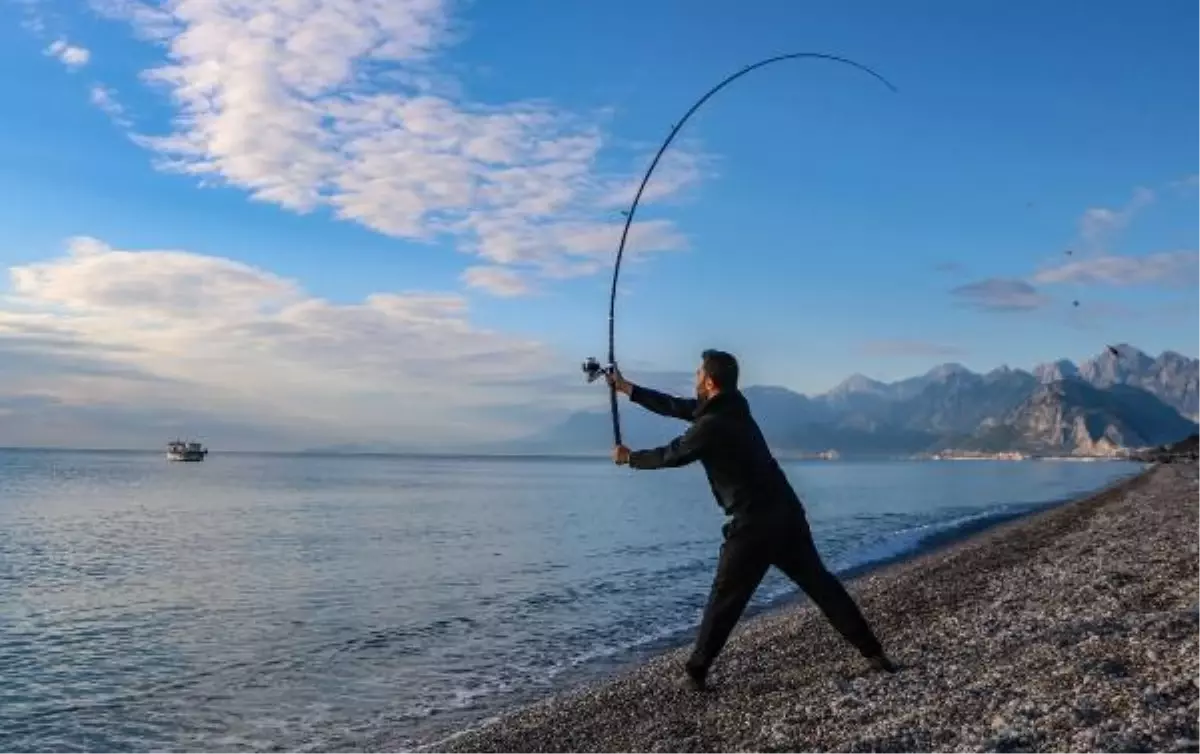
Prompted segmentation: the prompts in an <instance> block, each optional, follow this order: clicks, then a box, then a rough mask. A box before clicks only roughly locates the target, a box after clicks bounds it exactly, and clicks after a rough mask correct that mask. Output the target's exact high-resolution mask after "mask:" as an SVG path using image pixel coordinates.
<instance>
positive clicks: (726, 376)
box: [696, 350, 738, 401]
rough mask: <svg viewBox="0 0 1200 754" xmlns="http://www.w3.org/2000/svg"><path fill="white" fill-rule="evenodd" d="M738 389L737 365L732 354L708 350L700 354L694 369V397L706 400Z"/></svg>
mask: <svg viewBox="0 0 1200 754" xmlns="http://www.w3.org/2000/svg"><path fill="white" fill-rule="evenodd" d="M737 389H738V363H737V359H735V358H734V357H733V354H729V353H726V352H724V351H714V350H708V351H705V352H704V353H702V354H700V366H699V368H697V369H696V397H697V398H699V399H700V400H702V401H704V400H708V399H709V398H711V397H713V396H714V395H716V394H717V393H722V392H727V391H730V392H731V391H734V390H737Z"/></svg>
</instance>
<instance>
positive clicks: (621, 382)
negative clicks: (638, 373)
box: [604, 367, 633, 395]
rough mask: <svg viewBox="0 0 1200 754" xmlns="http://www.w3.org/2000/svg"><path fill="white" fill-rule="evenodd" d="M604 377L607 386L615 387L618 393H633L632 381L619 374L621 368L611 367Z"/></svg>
mask: <svg viewBox="0 0 1200 754" xmlns="http://www.w3.org/2000/svg"><path fill="white" fill-rule="evenodd" d="M604 379H605V380H607V381H608V384H609V387H613V388H616V390H617V392H618V393H624V394H625V395H630V394H631V393H633V383H631V382H630V381H629V380H627V379H625V378H624V377H622V376H621V370H619V369H617V368H616V367H613V370H612V371H611V372H609V373H608V374H606V375H604Z"/></svg>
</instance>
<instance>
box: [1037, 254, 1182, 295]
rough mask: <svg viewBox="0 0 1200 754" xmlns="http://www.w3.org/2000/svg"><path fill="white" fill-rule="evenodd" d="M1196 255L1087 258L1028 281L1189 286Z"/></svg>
mask: <svg viewBox="0 0 1200 754" xmlns="http://www.w3.org/2000/svg"><path fill="white" fill-rule="evenodd" d="M1197 255H1198V252H1196V251H1174V252H1160V253H1158V254H1148V255H1146V256H1117V255H1105V256H1098V257H1089V258H1086V259H1079V260H1075V261H1072V262H1067V263H1066V264H1061V265H1057V266H1055V267H1049V268H1047V269H1044V270H1041V271H1039V272H1038V273H1036V274H1035V275H1034V276H1033V278H1032V281H1033V282H1034V283H1037V284H1039V285H1047V284H1056V283H1075V284H1080V285H1108V286H1118V287H1129V286H1140V285H1158V286H1169V287H1179V286H1192V285H1195V284H1196V277H1197Z"/></svg>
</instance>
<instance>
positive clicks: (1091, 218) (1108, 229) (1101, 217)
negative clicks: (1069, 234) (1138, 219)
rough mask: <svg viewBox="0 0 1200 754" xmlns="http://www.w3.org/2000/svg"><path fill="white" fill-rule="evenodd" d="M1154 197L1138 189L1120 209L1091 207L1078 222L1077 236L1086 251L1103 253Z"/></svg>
mask: <svg viewBox="0 0 1200 754" xmlns="http://www.w3.org/2000/svg"><path fill="white" fill-rule="evenodd" d="M1155 198H1156V195H1155V193H1154V192H1153V191H1151V190H1150V189H1148V188H1143V187H1140V186H1139V187H1138V188H1136V189H1134V191H1133V197H1132V198H1130V200H1129V202H1128V203H1127V204H1126V205H1125V206H1124V207H1121V208H1120V209H1109V208H1106V207H1092V208H1091V209H1088V210H1087V211H1086V212H1084V213H1083V217H1082V218H1081V219H1080V221H1079V235H1080V238H1081V239H1082V240H1083V244H1084V246H1085V248H1086V249H1087V250H1088V251H1104V250H1105V249H1106V247H1107V245H1108V244H1109V243H1110V242H1111V241H1112V238H1113V236H1114V235H1115V234H1117V233H1119V232H1120V231H1122V230H1124V229H1125V227H1126V226H1128V225H1129V223H1130V221H1132V220H1133V218H1134V216H1135V215H1136V214H1137V213H1138V212H1140V211H1142V210H1143V209H1145V208H1146V207H1148V206H1150V205H1151V204H1153V203H1154V200H1155Z"/></svg>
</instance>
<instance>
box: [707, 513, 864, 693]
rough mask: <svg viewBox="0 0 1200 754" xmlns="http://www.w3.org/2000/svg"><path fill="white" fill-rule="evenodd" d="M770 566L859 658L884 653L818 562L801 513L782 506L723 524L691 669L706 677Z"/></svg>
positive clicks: (838, 585) (847, 597)
mask: <svg viewBox="0 0 1200 754" xmlns="http://www.w3.org/2000/svg"><path fill="white" fill-rule="evenodd" d="M771 566H775V567H776V568H778V569H779V570H781V571H783V572H784V573H785V574H786V575H787V576H788V578H790V579H791V580H792V581H794V582H796V584H797V585H798V586H799V587H800V588H801V589H803V590H804V592H805V593H806V594H807V595H808V596H809V599H811V600H812V601H813V603H814V604H816V606H817V607H818V608H820V610H821V612H822V613H824V614H825V618H826V619H827V620H828V621H829V622H830V623H831V624H832V625H833V627H834V628H835V629H836V630H837V631H838V633H840V634H841V635H842V636H843V637H845V639H846V640H847V641H849V642H850V643H851V644H852V645H854V647H855V648H857V649H858V651H859V652H861V653H862V654H863V656H865V657H871V656H873V655H877V654H881V653H882V651H883V650H882V647H881V646H880V644H879V640H878V639H876V638H875V634H874V633H873V632H872V631H871V627H870V626H869V625H868V624H867V621H866V619H865V618H864V617H863V615H862V612H861V611H860V610H859V609H858V605H856V604H855V603H854V600H853V599H852V598H851V597H850V595H849V594H848V593H847V592H846V589H845V587H843V586H842V583H841V582H840V581H838V579H837V577H836V576H834V575H833V574H832V573H830V572H829V571H828V570H827V569H826V568H825V565H824V563H822V562H821V556H820V554H818V552H817V547H816V544H815V543H814V542H813V538H812V531H811V530H810V529H809V527H808V520H807V518H806V517H805V515H804V510H803V509H802V508H800V507H799V506H795V507H794V509H793V506H781V507H780V508H779V509H776V510H775V511H772V512H771V513H769V514H764V515H761V516H759V517H757V520H751V521H734V522H731V523H729V524H726V528H725V543H724V544H723V545H721V557H720V560H719V561H718V563H717V575H716V578H715V579H714V580H713V585H712V592H711V593H710V594H709V597H708V606H707V607H706V608H705V609H704V618H703V620H702V621H701V622H700V633H699V635H698V636H697V637H696V646H695V649H694V650H693V651H692V656H691V658H690V659H689V660H688V662H687V664H688V667H689V669H691V670H693V671H700V672H707V670H708V668H709V666H710V665H712V663H713V661H714V660H715V659H716V658H717V655H718V654H720V652H721V649H722V648H723V647H724V646H725V642H726V641H727V640H728V639H729V634H730V632H732V631H733V627H734V626H735V625H737V622H738V619H739V618H741V616H742V611H744V610H745V609H746V605H747V604H748V603H749V602H750V598H751V596H753V595H754V590H755V589H757V588H758V585H759V583H760V582H761V581H762V579H763V576H765V575H766V574H767V569H768V568H770V567H771Z"/></svg>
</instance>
